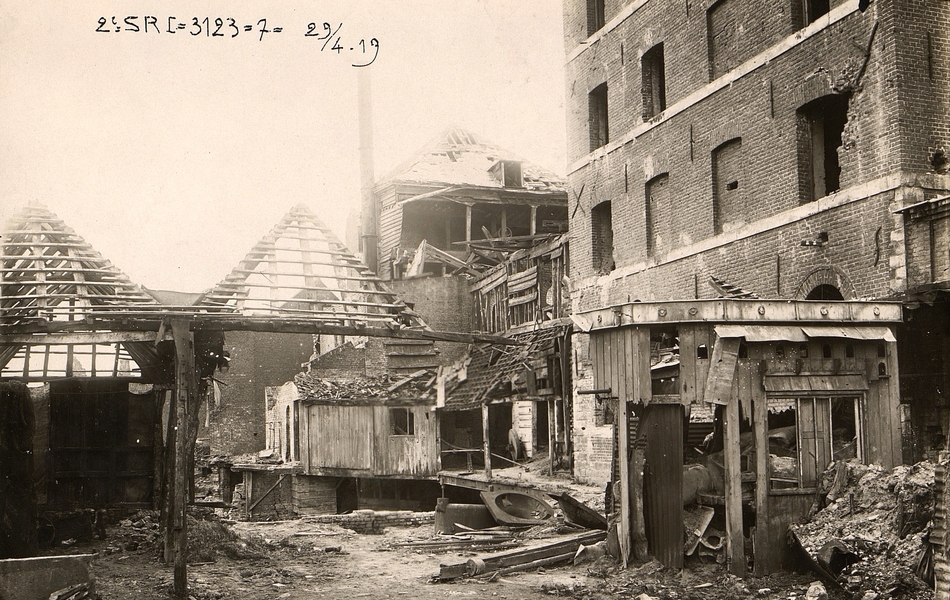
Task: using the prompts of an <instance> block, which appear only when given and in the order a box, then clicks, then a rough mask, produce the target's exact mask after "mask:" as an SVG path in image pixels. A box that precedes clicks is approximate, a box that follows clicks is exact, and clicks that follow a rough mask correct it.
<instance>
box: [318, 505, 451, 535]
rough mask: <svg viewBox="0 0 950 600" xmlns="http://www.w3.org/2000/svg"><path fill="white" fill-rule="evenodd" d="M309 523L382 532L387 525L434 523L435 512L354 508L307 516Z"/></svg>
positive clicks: (416, 525) (362, 531)
mask: <svg viewBox="0 0 950 600" xmlns="http://www.w3.org/2000/svg"><path fill="white" fill-rule="evenodd" d="M306 520H307V521H308V522H311V523H332V524H335V525H339V526H340V527H345V528H346V529H352V530H353V531H355V532H357V533H371V534H380V533H383V532H384V531H385V530H386V528H387V527H418V526H419V525H432V524H434V523H435V512H434V511H429V512H413V511H411V510H356V511H353V512H352V513H349V514H346V515H317V516H312V517H307V518H306Z"/></svg>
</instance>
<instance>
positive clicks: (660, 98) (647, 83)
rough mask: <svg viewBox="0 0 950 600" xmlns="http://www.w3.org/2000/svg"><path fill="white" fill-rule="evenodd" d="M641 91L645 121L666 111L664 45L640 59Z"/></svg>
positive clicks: (658, 46)
mask: <svg viewBox="0 0 950 600" xmlns="http://www.w3.org/2000/svg"><path fill="white" fill-rule="evenodd" d="M640 78H641V87H640V91H641V93H642V95H643V120H644V121H646V120H648V119H650V118H651V117H653V116H655V115H658V114H660V113H661V112H663V111H664V110H666V70H665V68H664V65H663V44H662V43H659V44H657V45H656V46H653V47H652V48H650V49H649V50H647V51H646V52H645V53H644V54H643V58H641V59H640Z"/></svg>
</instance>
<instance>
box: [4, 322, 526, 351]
mask: <svg viewBox="0 0 950 600" xmlns="http://www.w3.org/2000/svg"><path fill="white" fill-rule="evenodd" d="M342 316H343V315H342V314H341V317H342ZM176 317H179V318H180V315H174V314H168V315H160V314H156V315H155V316H153V317H151V316H150V317H149V318H142V317H137V318H123V317H116V318H110V319H106V318H89V319H86V320H83V321H52V322H50V321H43V322H36V323H26V324H22V325H11V326H7V327H0V340H2V341H0V344H22V343H41V344H47V343H54V342H53V341H52V337H53V336H51V335H50V336H36V337H30V336H33V334H63V333H79V332H98V333H102V332H103V331H109V332H112V333H113V334H116V336H118V335H119V334H118V332H145V331H151V332H156V333H153V334H152V335H151V337H149V336H145V338H143V339H138V338H136V339H121V340H120V339H117V340H114V341H149V340H151V341H154V340H155V339H156V337H155V336H156V335H157V332H158V330H159V327H160V326H161V323H162V321H163V320H164V319H167V318H176ZM188 318H189V321H190V329H191V331H260V332H266V333H310V334H325V335H344V336H347V335H348V336H366V337H386V338H399V339H408V340H431V341H442V342H458V343H462V344H501V345H520V344H521V342H518V341H517V340H513V339H510V338H506V337H503V336H500V335H491V334H484V333H455V332H449V331H433V330H430V329H409V328H395V327H394V328H390V327H379V326H372V327H363V326H361V325H338V324H333V323H326V322H320V321H314V320H306V319H274V318H266V319H255V318H249V317H240V318H222V317H221V316H217V315H207V316H205V315H199V316H194V315H189V316H188ZM20 336H27V337H20ZM37 338H40V341H36V340H37ZM77 339H78V338H77ZM56 343H91V342H89V341H85V340H83V341H67V342H58V341H57V342H56ZM97 343H99V342H98V341H97Z"/></svg>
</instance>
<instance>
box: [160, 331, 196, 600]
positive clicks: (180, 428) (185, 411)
mask: <svg viewBox="0 0 950 600" xmlns="http://www.w3.org/2000/svg"><path fill="white" fill-rule="evenodd" d="M171 326H172V337H173V338H174V340H175V395H176V397H177V403H176V407H175V409H176V410H175V414H174V418H175V426H176V428H177V431H176V435H175V453H174V466H173V474H172V479H173V482H174V487H173V489H172V494H171V496H170V498H171V505H170V506H169V512H170V516H171V528H170V530H169V532H167V534H170V535H171V541H172V543H171V547H172V549H173V550H174V554H175V583H174V594H173V595H174V597H175V598H181V599H185V598H187V597H188V518H187V514H186V509H187V506H188V490H189V486H188V481H189V472H190V471H191V470H192V468H193V466H194V449H195V435H196V434H197V430H194V431H193V430H192V427H191V426H190V423H191V421H192V420H193V419H192V417H193V416H195V415H194V414H193V413H196V411H197V405H198V381H197V372H196V370H195V338H194V334H193V333H192V332H191V328H190V323H189V321H188V319H180V318H179V319H173V320H172V321H171ZM167 546H168V544H166V547H167Z"/></svg>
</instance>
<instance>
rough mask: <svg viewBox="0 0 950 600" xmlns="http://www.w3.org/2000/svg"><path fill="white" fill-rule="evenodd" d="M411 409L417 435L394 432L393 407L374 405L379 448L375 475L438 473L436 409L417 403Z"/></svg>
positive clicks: (377, 446) (429, 474)
mask: <svg viewBox="0 0 950 600" xmlns="http://www.w3.org/2000/svg"><path fill="white" fill-rule="evenodd" d="M409 410H410V411H412V415H413V426H414V428H415V435H391V434H390V433H391V424H390V416H389V407H388V406H376V407H373V411H374V415H375V419H376V448H377V456H376V460H375V468H374V474H375V475H382V476H386V475H412V476H416V477H432V476H435V475H436V474H437V473H438V455H439V453H438V447H437V445H436V423H435V421H436V418H435V413H434V412H430V411H429V410H428V407H426V406H413V407H410V408H409Z"/></svg>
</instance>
